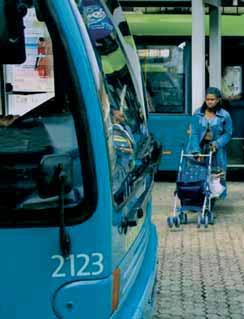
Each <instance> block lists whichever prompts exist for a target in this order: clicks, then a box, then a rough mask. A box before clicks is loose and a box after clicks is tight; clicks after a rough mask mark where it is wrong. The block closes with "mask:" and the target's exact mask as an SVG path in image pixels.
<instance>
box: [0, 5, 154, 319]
mask: <svg viewBox="0 0 244 319" xmlns="http://www.w3.org/2000/svg"><path fill="white" fill-rule="evenodd" d="M31 2H32V1H19V0H18V1H17V0H16V1H14V0H11V1H5V0H1V1H0V15H1V24H0V47H1V56H0V65H1V68H0V69H1V75H0V76H1V77H0V81H1V100H0V109H1V118H0V140H1V148H0V176H1V179H0V207H1V214H0V242H1V243H2V245H1V248H2V256H4V258H3V259H2V262H1V264H0V281H1V286H0V295H1V307H0V317H1V318H8V319H22V318H26V319H31V318H36V319H43V318H49V319H51V318H52V319H54V318H72V319H77V318H87V319H90V318H92V319H108V318H113V319H117V318H118V319H124V318H145V317H151V316H152V312H153V305H154V300H155V299H154V296H155V289H154V288H155V284H156V273H157V234H156V229H155V226H154V225H153V224H152V222H151V213H152V199H151V191H152V186H153V172H154V168H155V164H156V161H157V157H158V154H159V152H160V150H159V148H158V147H157V145H156V143H155V141H154V140H153V139H152V138H151V137H150V135H149V133H148V129H147V121H146V116H145V114H146V112H145V100H144V95H143V90H142V82H141V78H140V73H136V72H135V69H134V68H133V67H132V66H131V62H130V60H129V57H128V54H127V52H128V51H131V52H134V49H135V47H134V45H133V43H132V41H129V40H128V38H129V36H130V35H129V33H128V32H127V30H128V26H127V24H126V21H125V20H124V18H123V16H122V12H121V10H120V7H119V6H118V3H117V2H116V1H108V4H107V5H106V3H105V2H103V1H99V0H94V1H91V0H87V1H86V0H85V1H76V2H75V1H73V0H70V1H67V0H60V1H56V0H40V1H39V0H37V1H34V4H33V6H32V4H31ZM25 13H26V15H25ZM23 16H25V17H24V21H23V19H22V17H23ZM115 17H116V18H115ZM23 26H25V34H24V32H23V31H24V27H23ZM120 28H121V29H123V32H124V33H127V41H125V40H124V38H123V35H122V33H121V32H120ZM124 33H123V34H124ZM130 44H131V45H130ZM25 55H26V57H25ZM133 57H134V63H137V65H138V68H137V70H139V71H140V64H139V60H137V61H136V54H135V53H133ZM136 78H137V80H138V81H137V82H136V81H135V79H136Z"/></svg>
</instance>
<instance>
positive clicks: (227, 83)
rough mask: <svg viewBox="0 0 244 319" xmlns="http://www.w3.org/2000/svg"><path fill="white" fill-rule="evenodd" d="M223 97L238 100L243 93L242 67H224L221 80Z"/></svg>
mask: <svg viewBox="0 0 244 319" xmlns="http://www.w3.org/2000/svg"><path fill="white" fill-rule="evenodd" d="M221 89H222V94H223V98H225V99H228V100H238V99H240V98H241V94H242V67H241V66H238V65H235V66H226V67H224V69H223V77H222V82H221Z"/></svg>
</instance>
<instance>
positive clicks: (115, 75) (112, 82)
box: [80, 0, 148, 203]
mask: <svg viewBox="0 0 244 319" xmlns="http://www.w3.org/2000/svg"><path fill="white" fill-rule="evenodd" d="M83 6H84V7H83V8H82V7H81V8H80V11H81V13H82V14H83V17H84V20H85V22H86V26H87V29H88V32H89V35H90V38H91V42H92V43H93V45H94V49H95V52H96V55H97V59H98V64H99V65H100V70H101V73H102V77H103V81H104V82H103V83H104V92H103V97H102V107H103V112H104V118H105V124H106V131H107V136H108V139H107V141H108V148H109V151H110V162H111V169H112V172H111V173H112V189H113V193H114V196H115V200H116V201H117V202H118V203H121V202H122V201H123V199H124V198H125V192H127V190H126V189H125V188H126V186H125V181H126V179H127V178H128V176H129V173H130V172H132V171H133V169H134V168H135V165H136V160H137V151H138V149H139V145H140V144H141V143H142V142H143V140H144V139H145V137H146V136H147V134H148V133H147V128H146V123H145V118H144V115H143V114H144V113H143V109H142V106H141V104H140V102H139V98H138V95H137V91H136V90H135V87H134V84H133V80H132V77H131V74H130V71H129V68H128V60H127V58H126V56H125V54H124V50H123V47H122V45H121V43H120V40H119V38H118V35H117V33H116V30H115V29H114V26H113V24H112V22H111V20H110V18H109V17H108V16H107V14H106V12H105V10H104V8H103V7H102V6H101V4H100V2H99V1H97V0H93V1H91V0H85V1H83ZM107 114H109V119H108V118H107ZM118 194H121V196H120V195H118Z"/></svg>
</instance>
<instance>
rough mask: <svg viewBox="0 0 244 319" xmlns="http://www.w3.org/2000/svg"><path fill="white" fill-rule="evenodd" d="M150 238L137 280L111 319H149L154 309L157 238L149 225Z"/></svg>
mask: <svg viewBox="0 0 244 319" xmlns="http://www.w3.org/2000/svg"><path fill="white" fill-rule="evenodd" d="M150 228H151V229H150V238H149V244H148V246H147V250H146V252H145V256H144V259H143V262H142V265H141V267H140V271H139V273H138V275H137V280H136V282H135V284H134V286H133V287H132V289H131V290H130V292H129V294H128V295H127V298H126V299H125V300H124V303H123V304H122V305H121V307H120V308H119V309H118V310H117V311H116V312H115V313H114V314H113V316H112V317H111V319H124V318H130V319H144V318H151V317H152V312H153V307H154V292H155V278H156V271H157V257H156V256H157V252H156V251H157V236H156V229H155V226H154V225H150Z"/></svg>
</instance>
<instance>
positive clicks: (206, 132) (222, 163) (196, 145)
mask: <svg viewBox="0 0 244 319" xmlns="http://www.w3.org/2000/svg"><path fill="white" fill-rule="evenodd" d="M231 135H232V120H231V117H230V114H229V113H228V112H227V111H226V110H224V109H223V108H222V105H221V92H220V90H219V89H217V88H215V87H210V88H208V89H207V92H206V98H205V102H204V103H203V105H202V106H201V107H200V108H199V109H197V110H196V111H195V113H194V115H193V121H192V134H191V138H190V145H189V150H190V152H191V153H193V154H196V157H197V158H198V160H200V157H199V156H198V154H200V153H206V152H208V151H209V150H212V151H213V161H212V167H213V168H215V169H217V170H221V171H222V172H223V175H224V176H225V175H226V169H227V152H226V145H227V143H228V142H229V141H230V139H231ZM222 183H223V185H225V178H224V179H223V181H222ZM225 196H226V194H223V196H222V197H225Z"/></svg>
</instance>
